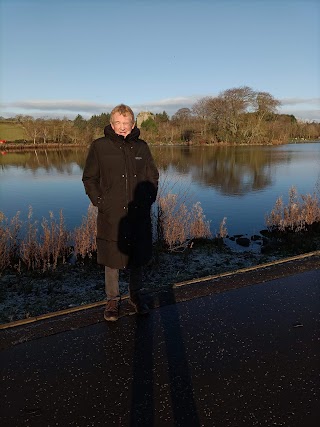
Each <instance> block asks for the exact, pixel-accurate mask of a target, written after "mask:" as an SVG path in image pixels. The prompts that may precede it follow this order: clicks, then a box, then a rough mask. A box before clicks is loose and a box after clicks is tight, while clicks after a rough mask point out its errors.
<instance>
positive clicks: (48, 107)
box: [0, 95, 320, 121]
mask: <svg viewBox="0 0 320 427" xmlns="http://www.w3.org/2000/svg"><path fill="white" fill-rule="evenodd" d="M201 98H203V96H202V95H198V96H196V95H194V96H185V97H176V98H165V99H159V100H155V101H148V102H146V103H139V104H133V105H130V106H131V107H132V109H133V111H134V113H135V114H138V113H139V112H140V111H151V112H152V113H155V114H156V113H162V112H163V111H166V112H167V113H168V114H169V116H172V115H173V114H174V113H176V112H177V111H178V110H179V109H180V108H192V106H193V104H194V103H195V102H196V101H197V100H199V99H201ZM295 106H297V107H298V108H294V107H295ZM113 107H114V105H113V104H108V103H96V102H88V101H81V100H57V101H53V100H30V101H17V102H12V103H7V104H2V112H1V113H0V115H2V116H4V117H13V116H15V115H17V114H28V115H32V116H33V117H55V118H58V117H60V118H62V117H64V116H66V117H68V118H70V119H74V118H75V117H76V116H77V114H81V115H83V116H84V117H85V118H90V117H91V116H92V115H94V114H101V113H103V112H106V113H108V112H110V111H111V110H112V108H113ZM304 107H305V108H304ZM314 107H318V108H314ZM279 112H280V113H283V114H293V115H294V116H295V117H296V118H297V119H301V120H308V121H320V98H286V99H282V100H281V107H280V108H279Z"/></svg>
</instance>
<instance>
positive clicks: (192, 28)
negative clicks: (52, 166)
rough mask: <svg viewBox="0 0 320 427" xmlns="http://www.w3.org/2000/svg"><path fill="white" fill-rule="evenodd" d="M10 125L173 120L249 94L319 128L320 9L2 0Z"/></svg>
mask: <svg viewBox="0 0 320 427" xmlns="http://www.w3.org/2000/svg"><path fill="white" fill-rule="evenodd" d="M0 7H1V9H0V14H1V15H0V16H1V18H0V27H1V28H0V59H1V64H2V65H1V74H0V84H1V86H0V89H1V93H0V102H1V109H0V115H2V116H4V117H11V116H14V115H16V114H29V115H32V116H34V117H61V118H62V117H63V116H67V117H70V118H74V117H75V116H76V115H77V114H82V115H83V117H85V118H89V117H91V116H92V115H93V114H100V113H101V112H109V111H110V110H111V109H112V108H113V107H114V106H115V105H117V104H119V103H122V102H123V103H126V104H128V105H130V106H131V107H132V108H133V110H134V111H135V113H138V112H139V111H145V110H148V111H152V112H154V113H157V112H162V111H164V110H165V111H167V113H168V114H169V115H172V114H174V113H175V112H176V111H177V110H178V109H179V108H183V107H188V108H191V107H192V105H193V104H194V103H195V102H196V101H197V100H198V99H200V98H202V97H205V96H216V95H218V94H219V93H220V92H222V91H224V90H226V89H231V88H234V87H240V86H249V87H251V88H252V89H253V90H256V91H264V92H269V93H270V94H271V95H272V96H274V97H275V98H276V99H278V100H279V101H281V102H282V106H281V108H280V109H279V112H283V113H289V114H295V115H296V117H297V118H299V119H302V120H308V121H313V120H317V121H320V29H319V27H320V2H319V1H316V0H301V1H300V0H234V1H231V0H224V1H223V0H217V1H215V0H122V1H120V0H55V1H51V0H0Z"/></svg>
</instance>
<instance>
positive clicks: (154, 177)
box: [146, 146, 159, 204]
mask: <svg viewBox="0 0 320 427" xmlns="http://www.w3.org/2000/svg"><path fill="white" fill-rule="evenodd" d="M147 154H148V162H147V176H146V179H147V181H148V182H150V183H151V184H152V188H151V191H150V202H151V204H152V203H154V202H155V201H156V198H157V193H158V183H159V171H158V168H157V166H156V164H155V161H154V159H153V157H152V154H151V151H150V148H149V147H148V146H147Z"/></svg>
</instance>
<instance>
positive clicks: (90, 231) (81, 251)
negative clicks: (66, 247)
mask: <svg viewBox="0 0 320 427" xmlns="http://www.w3.org/2000/svg"><path fill="white" fill-rule="evenodd" d="M97 214H98V210H97V208H96V207H94V206H93V205H92V204H91V203H90V205H89V207H88V212H87V215H86V216H84V217H83V218H82V223H81V226H80V227H77V228H76V229H75V230H74V234H73V240H74V254H75V256H76V257H78V256H80V257H81V258H83V259H84V258H86V257H89V258H91V257H92V255H93V253H94V252H95V251H96V250H97V243H96V236H97V225H96V224H97Z"/></svg>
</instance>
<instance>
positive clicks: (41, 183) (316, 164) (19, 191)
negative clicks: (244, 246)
mask: <svg viewBox="0 0 320 427" xmlns="http://www.w3.org/2000/svg"><path fill="white" fill-rule="evenodd" d="M152 152H153V155H154V157H155V160H156V163H157V165H158V167H159V170H160V182H161V188H162V191H163V192H164V193H166V192H172V193H177V194H179V195H180V196H181V197H183V196H184V195H186V196H187V198H188V200H190V201H191V202H192V203H195V202H197V201H199V202H201V205H202V208H203V210H204V213H205V215H206V217H207V219H208V220H210V221H211V229H212V231H213V232H215V231H217V230H218V228H219V224H220V222H221V220H222V219H223V217H227V229H228V232H229V234H230V235H233V234H253V233H258V232H259V231H260V230H261V229H263V228H265V214H266V213H269V212H270V211H271V210H272V208H273V206H274V204H275V202H276V199H277V198H278V197H279V196H283V200H284V201H285V202H287V200H288V190H289V189H290V187H291V186H293V185H294V186H295V187H296V188H297V190H298V193H299V194H307V193H313V192H314V191H315V190H318V191H319V181H320V143H307V144H288V145H285V146H274V147H273V146H272V147H271V146H254V147H203V148H202V147H190V148H189V147H152ZM86 153H87V151H86V150H85V149H77V150H66V149H65V150H61V151H32V152H31V151H30V152H27V153H2V155H1V157H0V210H1V211H2V212H4V214H5V215H6V216H7V217H9V218H11V217H12V216H13V215H15V214H16V212H17V211H20V212H21V217H22V218H23V219H26V217H27V212H28V206H29V205H31V206H32V207H33V212H34V218H35V219H41V218H42V217H46V218H49V211H53V213H54V215H55V216H56V217H57V218H58V216H59V210H60V209H63V214H64V217H65V219H66V224H67V226H68V227H69V228H73V227H75V226H78V225H80V223H81V220H82V216H83V215H86V213H87V209H88V205H89V201H88V199H87V196H86V195H85V193H84V189H83V185H82V181H81V177H82V169H83V165H84V162H85V158H86ZM317 183H318V184H317Z"/></svg>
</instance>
